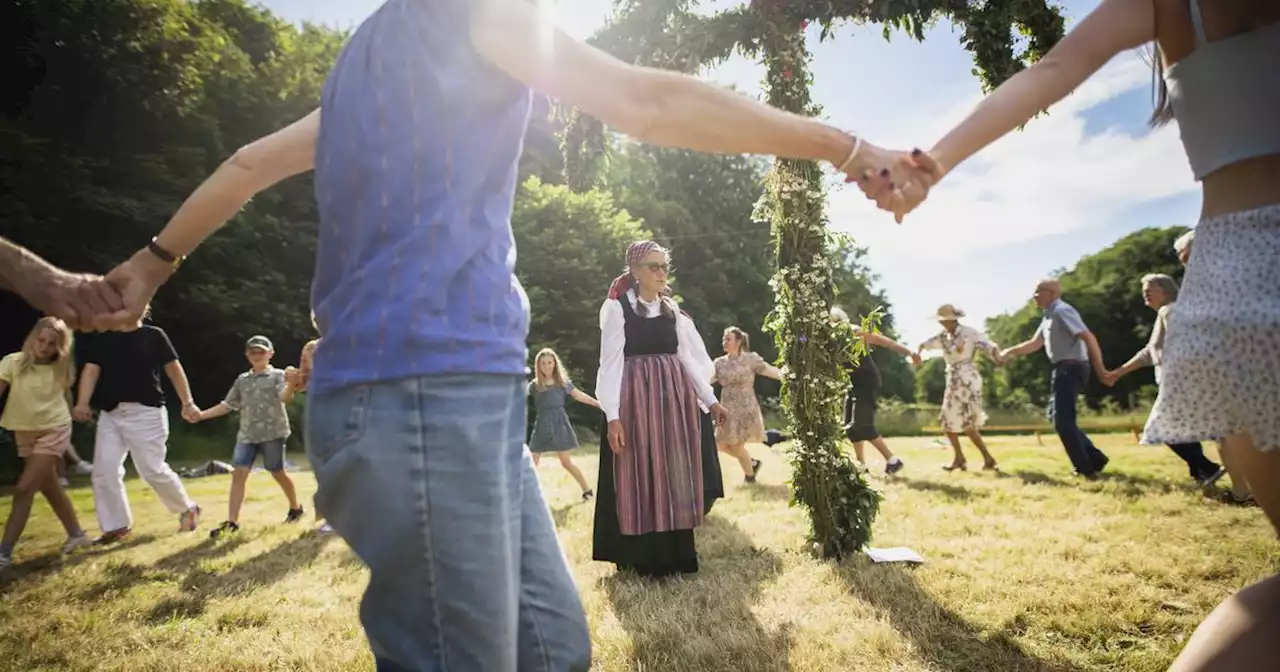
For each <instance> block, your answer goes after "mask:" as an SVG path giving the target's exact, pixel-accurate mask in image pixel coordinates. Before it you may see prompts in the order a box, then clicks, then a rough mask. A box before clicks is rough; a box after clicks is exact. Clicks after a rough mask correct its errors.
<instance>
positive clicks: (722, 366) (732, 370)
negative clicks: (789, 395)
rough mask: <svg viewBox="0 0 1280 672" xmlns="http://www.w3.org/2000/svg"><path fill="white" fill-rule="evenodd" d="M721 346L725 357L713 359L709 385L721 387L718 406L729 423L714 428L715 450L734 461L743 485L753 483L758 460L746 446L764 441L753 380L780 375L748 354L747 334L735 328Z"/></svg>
mask: <svg viewBox="0 0 1280 672" xmlns="http://www.w3.org/2000/svg"><path fill="white" fill-rule="evenodd" d="M721 344H722V345H724V352H725V354H723V355H721V356H720V357H717V358H716V361H715V367H716V370H715V374H713V376H712V379H711V382H712V384H715V383H719V384H720V385H721V390H720V404H721V405H722V406H724V407H725V410H726V411H728V412H729V420H728V422H726V423H724V424H722V425H720V426H718V427H716V447H717V448H719V449H720V451H721V452H724V453H728V454H729V455H732V456H734V457H735V458H737V460H738V464H740V465H742V473H743V474H745V475H746V481H747V482H748V483H755V482H756V470H757V469H759V468H760V460H755V459H752V458H751V453H748V452H747V444H748V443H763V442H764V438H765V437H764V416H763V415H761V414H760V404H759V402H757V401H756V388H755V385H756V376H757V375H761V376H766V377H768V378H772V379H774V380H782V371H780V370H778V368H777V367H774V366H770V365H769V363H768V362H766V361H764V359H763V358H762V357H761V356H760V355H758V354H756V353H754V352H751V340H750V338H749V337H748V336H747V332H745V331H743V330H741V329H739V328H738V327H729V328H728V329H725V330H724V339H723V340H722V341H721Z"/></svg>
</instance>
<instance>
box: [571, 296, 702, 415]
mask: <svg viewBox="0 0 1280 672" xmlns="http://www.w3.org/2000/svg"><path fill="white" fill-rule="evenodd" d="M627 300H629V301H630V302H631V306H632V308H636V306H637V305H643V306H644V307H645V309H646V310H645V315H644V316H643V317H645V318H646V319H653V318H655V317H658V316H659V315H661V314H662V303H661V302H662V299H657V300H655V301H642V300H640V299H639V298H638V297H637V296H636V294H635V292H634V291H628V292H627ZM636 315H637V317H640V313H639V311H638V310H637V311H636ZM676 338H677V339H678V341H679V345H678V346H677V348H676V356H677V357H679V358H680V363H681V364H682V365H684V370H685V373H686V374H687V375H688V377H689V379H690V380H692V381H693V391H694V393H695V394H697V396H698V402H699V404H700V405H701V406H702V409H703V410H704V411H705V410H706V409H709V408H711V407H712V406H714V405H715V404H716V403H717V402H716V394H715V391H714V390H713V389H712V388H711V382H710V381H711V376H712V375H713V374H714V373H715V364H714V363H712V361H711V357H710V356H709V355H708V354H707V346H706V344H705V343H703V342H702V337H701V336H699V335H698V328H697V327H696V326H694V324H693V320H691V319H689V318H688V316H686V315H685V314H684V313H677V314H676ZM626 345H627V332H626V317H625V316H624V315H623V314H622V306H621V305H620V304H619V303H618V302H617V301H615V300H613V299H609V300H607V301H605V302H604V305H603V306H601V307H600V371H599V373H597V374H596V398H597V399H599V400H600V405H601V406H603V407H604V416H605V418H606V419H607V420H609V421H610V422H612V421H614V420H617V419H618V414H619V412H620V411H619V406H621V404H622V361H623V354H622V353H623V348H625V347H626Z"/></svg>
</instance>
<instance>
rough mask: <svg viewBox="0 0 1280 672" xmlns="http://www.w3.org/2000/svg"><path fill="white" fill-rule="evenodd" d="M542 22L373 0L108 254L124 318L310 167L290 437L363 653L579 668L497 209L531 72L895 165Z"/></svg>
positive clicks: (580, 630)
mask: <svg viewBox="0 0 1280 672" xmlns="http://www.w3.org/2000/svg"><path fill="white" fill-rule="evenodd" d="M543 26H545V22H544V21H542V20H541V17H540V16H539V15H538V8H537V5H536V4H535V3H531V2H527V1H526V0H435V1H432V2H427V1H425V0H388V1H387V2H385V3H384V4H383V5H382V7H381V8H379V9H378V10H377V11H376V12H375V13H374V14H373V15H372V16H370V17H369V18H368V20H366V21H365V22H364V24H363V25H361V27H360V28H359V29H358V30H357V31H356V32H355V33H354V34H353V35H352V37H351V40H350V42H349V43H348V44H347V46H346V48H345V49H344V50H343V52H342V54H341V55H340V56H339V58H338V61H337V63H336V64H335V65H334V68H333V70H332V72H331V73H330V74H329V77H328V79H327V81H326V83H325V86H324V91H323V94H322V99H321V101H320V108H319V109H318V110H316V111H314V112H312V113H311V114H309V115H307V116H306V117H305V118H303V119H301V120H299V121H298V122H296V123H294V124H293V125H291V126H289V127H287V128H285V129H282V130H280V131H278V132H276V133H274V134H272V135H270V136H268V137H266V138H263V139H261V140H258V141H256V142H254V143H252V144H250V145H248V146H246V147H244V148H242V149H240V150H239V151H237V152H236V154H235V155H234V156H232V157H231V158H230V159H228V160H227V161H226V162H225V163H224V164H223V165H222V166H221V167H219V168H218V170H217V171H216V172H215V173H214V174H213V175H212V176H210V178H209V179H208V180H207V181H206V182H205V183H204V184H202V185H201V186H200V187H199V188H198V189H197V190H196V191H195V192H194V193H193V194H192V195H191V197H190V198H188V200H187V201H186V202H185V203H184V204H183V205H182V207H181V208H180V209H179V210H178V212H177V213H176V214H175V215H174V217H173V219H172V220H171V221H170V222H169V224H168V225H167V226H166V227H165V228H164V230H163V231H161V232H160V235H159V236H158V237H157V238H156V239H155V240H153V241H152V242H151V244H150V245H148V246H147V248H146V249H143V250H141V251H139V252H138V253H137V254H135V255H134V256H133V257H132V258H130V259H129V260H128V261H126V262H125V263H124V264H122V265H121V266H120V267H118V268H116V269H115V270H113V271H112V272H111V273H110V274H108V276H107V280H108V281H109V282H111V283H112V285H113V287H117V288H119V291H120V294H121V298H122V300H123V301H124V302H125V304H126V305H127V310H126V312H125V314H124V315H122V317H121V321H122V322H123V321H125V320H127V319H128V317H129V314H130V313H131V312H138V311H140V310H141V307H142V306H144V305H145V304H146V302H147V301H149V300H150V298H151V296H152V295H153V294H154V292H155V290H156V288H157V287H158V286H159V285H160V284H161V283H163V281H164V280H165V279H167V278H168V277H169V275H170V274H171V273H172V272H173V268H174V267H175V262H176V260H180V259H181V258H182V256H183V255H186V254H188V253H189V252H191V251H192V250H193V249H194V248H195V247H196V246H197V245H198V244H199V243H200V241H201V240H203V239H204V238H205V237H206V236H208V235H209V234H210V233H212V232H213V231H214V230H215V229H217V228H218V227H219V226H221V225H222V224H223V223H224V222H225V221H226V220H227V219H229V218H231V217H232V216H234V215H235V213H236V212H237V211H238V210H239V209H240V207H241V206H243V204H244V203H245V202H246V201H247V200H248V199H249V198H250V197H252V196H253V195H254V194H256V193H258V192H260V191H262V190H264V189H266V188H268V187H270V186H271V185H273V184H275V183H276V182H278V181H280V180H282V179H285V178H287V177H290V176H292V175H296V174H298V173H301V172H304V171H307V170H311V169H313V168H314V170H315V176H316V200H317V203H318V205H319V212H320V233H319V243H318V249H317V258H316V270H315V278H314V282H313V285H312V305H313V308H314V310H315V315H316V319H317V323H318V325H319V328H320V331H321V333H323V334H324V335H325V338H324V341H323V342H322V343H321V345H320V346H319V348H318V349H317V351H316V355H315V372H314V375H313V377H312V379H311V382H310V390H311V392H310V394H309V399H308V409H307V422H306V424H307V428H306V433H307V449H308V453H309V456H310V459H311V464H312V466H313V468H314V470H315V474H316V479H317V481H318V482H319V492H318V493H317V494H316V510H317V513H318V514H319V515H321V516H324V517H326V518H327V519H328V520H329V522H330V523H331V524H332V526H333V527H334V528H335V529H336V530H337V531H338V533H339V534H341V535H342V537H343V538H344V539H345V540H346V541H347V542H348V543H349V544H350V545H351V547H352V548H353V549H354V550H355V552H356V553H357V554H359V556H360V557H361V558H362V559H363V560H364V561H365V562H366V563H367V564H368V565H369V567H370V570H371V577H370V582H369V587H368V590H367V591H366V593H365V598H364V602H363V604H362V606H361V617H362V621H363V624H364V627H365V632H366V634H367V635H368V637H369V642H370V645H371V647H372V648H373V651H374V655H375V658H376V659H377V661H378V668H379V669H380V670H441V669H447V670H484V671H485V672H513V671H514V670H516V669H520V670H548V671H555V672H559V671H561V670H586V669H587V668H588V667H589V666H590V658H591V649H590V642H589V640H588V633H587V625H586V620H585V616H584V614H583V609H582V604H581V602H580V600H579V598H578V594H577V589H576V587H575V586H574V584H573V580H572V577H571V575H570V573H569V569H568V566H567V564H566V562H565V559H564V555H563V553H562V552H561V550H560V548H559V545H558V542H557V540H556V534H555V527H554V525H553V523H552V520H551V517H550V515H549V513H548V510H547V505H546V503H545V502H544V501H543V499H542V494H541V492H540V490H539V487H538V481H537V478H536V475H535V474H534V472H533V470H532V468H531V460H530V458H529V456H528V453H527V452H525V451H524V448H523V440H524V427H525V399H524V395H523V382H524V376H525V370H526V369H525V366H526V361H527V357H528V353H527V350H526V346H525V339H526V336H527V332H528V325H529V307H528V300H527V298H526V297H525V293H524V290H523V289H522V288H521V287H520V283H519V282H518V281H517V280H516V277H515V275H514V272H513V269H514V267H515V262H516V250H515V245H514V242H513V238H512V233H511V223H510V216H511V209H512V200H513V198H514V193H515V187H516V179H517V162H518V159H519V157H520V152H521V146H522V142H523V138H524V134H525V128H526V125H527V123H528V119H529V114H530V106H531V102H532V99H533V92H534V91H536V92H538V93H540V94H543V95H547V96H550V97H554V98H557V99H559V100H562V101H564V102H567V103H570V104H573V105H576V106H578V107H579V108H581V109H582V110H583V111H585V112H586V113H588V114H591V115H592V116H595V117H597V118H599V119H600V120H602V121H604V122H605V123H606V124H608V125H610V126H613V127H614V128H616V129H618V130H620V131H622V132H624V133H627V134H629V135H632V136H634V137H636V138H639V139H641V140H644V141H648V142H652V143H655V144H659V145H666V146H673V147H683V148H688V149H694V150H701V151H707V152H717V153H757V154H774V155H778V156H785V157H791V158H798V159H814V160H823V161H827V162H830V163H832V164H833V165H835V166H836V167H837V168H838V169H839V170H841V171H843V172H844V173H846V174H847V175H849V176H850V177H851V178H863V182H862V183H863V184H864V186H865V184H866V182H867V180H866V179H865V177H866V176H868V175H876V171H879V170H880V169H881V167H883V166H894V170H895V171H899V170H907V168H904V167H903V166H904V165H905V164H904V163H903V162H900V161H898V160H899V159H901V157H902V156H903V155H901V154H896V153H891V152H888V151H886V150H882V149H880V148H878V147H875V146H872V145H870V144H867V143H863V142H860V141H857V139H855V138H854V137H852V136H850V135H848V134H847V133H844V132H842V131H839V130H837V129H835V128H832V127H830V126H827V125H825V124H823V123H820V122H818V121H815V120H813V119H809V118H805V117H800V116H797V115H793V114H790V113H787V112H782V111H779V110H776V109H773V108H770V107H768V106H765V105H762V104H760V103H757V102H755V101H752V100H750V99H748V98H746V97H744V96H741V95H739V94H737V93H734V92H732V91H728V90H725V89H722V88H720V87H716V86H712V85H709V84H706V83H702V82H700V81H698V80H697V79H695V78H693V77H689V76H686V75H682V74H678V73H673V72H667V71H662V70H655V69H650V68H644V67H639V66H633V65H630V64H627V63H624V62H622V61H620V60H618V59H615V58H613V57H611V56H609V55H607V54H605V53H604V52H601V51H599V50H597V49H595V48H593V47H591V46H589V45H587V44H586V43H584V42H582V41H579V40H576V39H573V38H571V37H569V36H567V35H566V34H564V33H563V32H560V31H558V30H544V28H543ZM880 175H881V177H879V178H876V179H879V180H887V179H890V178H897V179H901V180H904V181H905V180H907V179H908V176H907V175H905V174H903V175H900V176H899V175H897V174H896V173H893V172H891V171H890V172H885V173H881V174H880ZM911 179H915V180H916V181H917V183H918V184H928V183H929V180H930V176H929V175H927V174H926V175H916V176H914V177H912V178H911ZM871 181H872V182H874V180H871ZM903 183H904V182H903V181H899V182H898V184H903Z"/></svg>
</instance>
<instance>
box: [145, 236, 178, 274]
mask: <svg viewBox="0 0 1280 672" xmlns="http://www.w3.org/2000/svg"><path fill="white" fill-rule="evenodd" d="M157 240H158V239H156V238H152V239H151V242H149V243H147V249H148V250H151V254H154V255H156V256H157V257H159V258H160V261H163V262H164V263H166V264H173V265H174V266H175V267H176V266H177V265H178V264H181V263H182V260H183V257H179V256H176V255H174V254H173V253H172V252H170V251H168V250H166V249H164V248H163V247H160V243H158V242H156V241H157Z"/></svg>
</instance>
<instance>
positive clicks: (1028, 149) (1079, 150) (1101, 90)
mask: <svg viewBox="0 0 1280 672" xmlns="http://www.w3.org/2000/svg"><path fill="white" fill-rule="evenodd" d="M1150 76H1151V75H1150V69H1149V68H1147V66H1146V65H1145V64H1144V63H1143V62H1142V60H1141V59H1140V58H1138V57H1137V56H1136V55H1125V56H1122V57H1120V58H1117V59H1116V60H1115V61H1113V62H1112V63H1111V64H1109V65H1108V66H1107V67H1106V68H1104V69H1103V70H1102V71H1101V72H1099V73H1098V74H1097V75H1095V77H1094V78H1093V79H1091V80H1090V81H1088V82H1087V83H1085V84H1084V85H1083V86H1081V87H1080V89H1079V90H1078V91H1076V92H1075V93H1074V94H1072V95H1071V96H1069V97H1068V98H1067V99H1065V100H1064V101H1062V102H1061V103H1059V104H1058V105H1057V106H1055V107H1053V108H1051V111H1050V114H1049V115H1047V116H1042V117H1040V118H1037V119H1035V120H1034V121H1032V122H1031V123H1029V124H1028V125H1027V126H1026V127H1025V128H1024V129H1023V130H1022V131H1014V132H1013V133H1010V134H1009V135H1007V136H1005V137H1004V138H1002V139H1000V140H998V141H996V142H995V143H993V144H992V145H991V146H989V147H988V148H986V149H985V150H983V151H982V152H981V153H980V154H978V155H976V156H975V157H974V158H972V159H970V161H969V162H967V163H966V164H964V165H963V166H961V167H960V168H959V169H957V171H956V172H955V173H954V174H952V175H951V176H949V177H948V178H947V179H946V180H945V181H944V182H943V183H942V184H940V185H939V186H938V187H936V188H935V190H934V192H933V194H932V195H931V196H930V200H929V201H927V202H926V203H925V204H924V205H922V206H921V207H920V208H919V209H918V210H916V211H915V212H913V213H912V214H911V215H909V216H908V218H907V220H906V222H905V223H904V225H903V226H901V227H897V226H894V225H893V221H892V219H891V218H890V217H889V216H888V215H886V214H885V213H882V212H880V211H878V210H876V209H875V208H874V206H873V205H872V204H871V203H869V202H868V201H866V200H865V198H864V197H863V196H862V194H861V193H860V192H858V191H857V189H854V188H842V189H839V190H835V191H833V192H832V194H831V208H830V214H831V220H832V223H833V226H836V227H837V228H840V229H842V230H849V231H851V232H853V233H854V234H855V235H856V236H857V238H858V239H859V240H860V241H861V242H862V243H864V244H867V245H871V246H873V247H874V248H876V251H877V252H878V253H881V254H885V253H891V252H892V253H907V252H909V253H911V255H912V256H913V257H914V258H916V259H920V258H922V257H934V258H939V257H946V258H954V257H955V256H956V255H957V254H969V253H973V252H977V251H979V250H982V249H983V248H988V247H993V246H999V245H1002V244H1007V243H1011V242H1017V241H1025V240H1031V239H1035V238H1039V237H1042V236H1047V235H1053V234H1061V233H1067V232H1070V231H1074V230H1078V229H1084V228H1089V227H1094V226H1098V225H1100V224H1102V223H1103V222H1106V221H1109V220H1110V219H1111V218H1113V217H1116V216H1118V215H1120V214H1121V213H1123V212H1125V211H1126V210H1128V209H1131V208H1133V207H1135V206H1137V205H1140V204H1141V203H1144V202H1148V201H1151V200H1154V199H1159V198H1165V197H1168V196H1173V195H1176V194H1179V193H1183V192H1186V191H1191V190H1194V189H1195V182H1194V180H1193V179H1192V175H1191V170H1190V168H1189V167H1188V165H1187V160H1186V157H1185V154H1184V153H1183V150H1182V146H1181V144H1180V142H1179V140H1178V135H1177V127H1176V125H1172V124H1171V125H1169V126H1166V127H1164V128H1161V129H1158V130H1154V131H1151V132H1146V133H1143V134H1142V135H1139V136H1136V137H1135V136H1130V135H1127V134H1125V133H1122V132H1119V131H1116V130H1114V129H1109V130H1107V131H1104V132H1102V133H1099V134H1096V135H1092V136H1086V134H1085V118H1084V116H1083V113H1085V112H1087V111H1088V110H1090V109H1092V108H1094V107H1096V106H1098V105H1100V104H1103V103H1106V102H1108V101H1111V100H1113V99H1115V98H1116V97H1117V96H1119V95H1121V94H1124V93H1127V92H1130V91H1133V90H1134V89H1136V88H1138V87H1143V86H1147V85H1148V84H1149V81H1150ZM977 102H978V99H976V98H975V99H970V100H966V101H963V102H962V103H960V104H958V105H955V106H953V107H952V108H951V109H950V110H948V112H947V113H946V114H944V115H941V116H940V117H939V118H938V121H937V123H935V124H933V125H932V127H931V128H927V129H925V128H913V129H908V128H900V129H896V130H895V132H892V133H891V134H890V136H889V137H888V138H887V139H886V142H888V143H890V144H892V143H895V142H902V143H909V142H910V141H908V140H907V136H908V134H910V136H911V137H914V138H916V140H915V142H917V143H919V142H921V140H920V138H921V137H922V136H923V137H924V138H938V137H941V136H942V135H943V134H944V133H945V132H946V129H948V128H950V127H951V126H953V125H954V124H956V123H958V122H959V121H960V120H961V119H963V118H964V117H965V115H967V114H968V113H969V112H970V111H971V110H972V108H973V107H974V105H976V104H977ZM874 140H878V138H875V139H874ZM922 240H927V241H928V244H927V245H921V244H920V241H922ZM1046 270H1048V269H1046Z"/></svg>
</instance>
